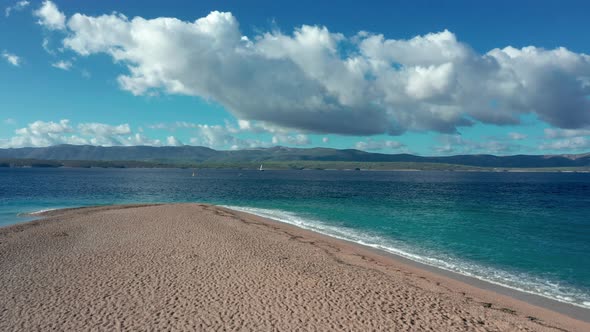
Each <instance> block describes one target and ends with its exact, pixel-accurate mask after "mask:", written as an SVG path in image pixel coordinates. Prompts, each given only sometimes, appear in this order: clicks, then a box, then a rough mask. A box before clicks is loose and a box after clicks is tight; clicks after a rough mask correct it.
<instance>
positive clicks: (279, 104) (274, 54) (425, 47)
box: [37, 1, 590, 135]
mask: <svg viewBox="0 0 590 332" xmlns="http://www.w3.org/2000/svg"><path fill="white" fill-rule="evenodd" d="M43 8H45V9H44V10H40V11H38V14H37V15H38V16H39V17H40V18H41V19H40V21H41V23H42V24H43V25H44V26H47V27H48V28H49V29H66V30H67V34H66V37H65V39H64V40H63V44H64V46H65V47H66V48H68V49H70V50H72V51H74V52H76V53H78V54H79V55H82V56H90V55H93V54H99V53H104V54H107V55H109V56H110V57H112V59H113V60H114V61H115V62H117V63H119V64H121V65H124V66H126V68H127V72H126V73H124V74H122V75H120V76H119V77H118V82H119V84H120V86H121V88H122V89H124V90H127V91H129V92H131V93H133V94H135V95H150V94H153V93H158V92H164V93H169V94H182V95H191V96H199V97H202V98H204V99H206V100H210V101H214V102H217V103H219V104H221V105H222V106H224V108H225V109H227V110H228V111H230V112H231V113H233V114H234V115H235V116H236V117H237V118H238V119H240V120H244V121H260V122H262V123H265V124H268V125H270V126H277V127H279V128H290V129H296V130H300V131H301V132H304V133H306V132H314V133H336V134H346V135H374V134H390V135H398V134H402V133H403V132H405V131H408V130H410V131H437V132H440V133H447V134H454V133H456V132H457V128H458V127H461V126H470V125H473V123H474V122H482V123H489V124H497V125H504V124H517V123H519V121H520V120H519V119H520V116H521V115H523V114H535V115H536V116H537V117H539V118H540V119H541V120H542V121H545V122H547V123H549V124H550V125H552V126H555V127H559V128H564V129H579V128H585V127H589V126H590V112H589V110H590V100H589V99H588V96H589V95H590V56H588V55H586V54H582V53H575V52H573V51H570V50H568V49H566V48H562V47H561V48H556V49H551V50H547V49H543V48H539V47H534V46H528V47H524V48H520V49H517V48H514V47H511V46H507V47H503V48H496V49H493V50H490V51H489V52H487V53H484V54H480V53H478V52H476V51H475V50H473V49H472V48H471V47H470V46H469V45H467V44H465V43H463V42H461V41H459V40H458V39H457V36H455V34H453V33H452V32H450V31H447V30H444V31H441V32H435V33H429V34H426V35H423V36H416V37H414V38H411V39H388V38H386V37H385V36H383V35H381V34H373V33H367V32H359V33H358V34H356V35H354V36H351V37H347V36H344V35H342V34H340V33H335V32H331V31H330V30H329V29H328V28H327V27H324V26H309V25H303V26H301V27H298V28H296V29H295V30H294V31H293V33H292V34H284V33H282V32H279V31H270V32H261V33H259V34H258V35H255V36H250V37H249V36H245V35H243V34H242V33H241V31H240V28H239V23H238V21H237V19H236V18H235V17H234V16H233V15H232V14H231V13H228V12H217V11H215V12H211V13H210V14H209V15H207V16H205V17H202V18H198V19H197V20H195V21H182V20H179V19H176V18H166V17H159V18H153V19H145V18H142V17H134V18H131V19H130V18H128V17H126V16H124V15H122V14H118V13H114V14H106V15H100V16H89V15H85V14H81V13H77V14H74V15H72V16H71V17H70V18H69V19H68V20H67V26H65V25H64V22H65V17H64V15H63V13H61V12H60V11H59V9H57V7H56V6H55V5H54V4H53V3H51V2H49V1H46V2H44V4H43V7H42V9H43ZM41 12H43V13H44V14H41ZM49 17H53V18H52V19H49ZM343 50H346V51H343ZM248 123H249V122H244V123H242V124H243V125H248Z"/></svg>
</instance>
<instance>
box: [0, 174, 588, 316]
mask: <svg viewBox="0 0 590 332" xmlns="http://www.w3.org/2000/svg"><path fill="white" fill-rule="evenodd" d="M191 174H192V170H180V169H6V168H5V169H2V168H0V226H1V225H8V224H11V223H16V222H21V221H25V220H28V219H27V218H26V217H19V216H18V214H19V213H24V212H32V211H37V210H43V209H52V208H62V207H73V206H84V205H99V204H114V203H131V202H208V203H214V204H221V205H225V206H229V207H232V208H234V209H241V210H244V211H248V212H251V213H255V214H259V215H262V216H266V217H271V218H274V219H277V220H280V221H283V222H288V223H292V224H295V225H299V226H301V227H305V228H308V229H312V230H315V231H318V232H322V233H325V234H329V235H332V236H335V237H339V238H343V239H347V240H351V241H355V242H358V243H362V244H365V245H369V246H372V247H375V248H379V249H382V250H386V251H389V252H392V253H396V254H399V255H402V256H405V257H407V258H410V259H413V260H416V261H419V262H422V263H426V264H430V265H434V266H437V267H441V268H444V269H448V270H451V271H455V272H459V273H462V274H466V275H470V276H474V277H477V278H480V279H484V280H488V281H491V282H494V283H498V284H502V285H505V286H509V287H512V288H516V289H520V290H524V291H527V292H531V293H536V294H539V295H543V296H546V297H550V298H553V299H557V300H560V301H564V302H569V303H573V304H576V305H579V306H585V307H590V174H583V173H471V172H364V171H361V172H354V171H265V172H259V171H238V170H201V171H199V172H198V174H197V176H195V177H192V176H191Z"/></svg>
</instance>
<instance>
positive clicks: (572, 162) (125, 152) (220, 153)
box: [0, 145, 590, 168]
mask: <svg viewBox="0 0 590 332" xmlns="http://www.w3.org/2000/svg"><path fill="white" fill-rule="evenodd" d="M0 159H35V160H88V161H150V162H172V163H174V162H190V163H241V162H272V161H276V162H278V161H336V162H337V161H348V162H406V163H407V162H411V163H444V164H454V165H466V166H476V167H509V168H535V167H589V166H590V153H585V154H561V155H512V156H495V155H489V154H478V155H455V156H440V157H425V156H416V155H412V154H383V153H370V152H365V151H360V150H355V149H342V150H341V149H331V148H290V147H282V146H277V147H272V148H257V149H246V150H235V151H224V150H214V149H210V148H207V147H202V146H188V145H185V146H177V147H172V146H165V147H154V146H112V147H103V146H92V145H55V146H50V147H29V148H13V149H0Z"/></svg>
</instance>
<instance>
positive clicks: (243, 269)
mask: <svg viewBox="0 0 590 332" xmlns="http://www.w3.org/2000/svg"><path fill="white" fill-rule="evenodd" d="M46 215H47V217H46V219H44V220H38V221H34V222H29V223H24V224H20V225H15V226H10V227H6V228H1V229H0V285H1V288H0V331H50V330H57V331H87V330H88V331H89V330H92V331H101V330H102V331H119V330H125V331H180V330H182V331H192V330H216V331H326V330H337V331H590V324H588V323H585V322H582V321H578V320H574V319H572V318H569V317H567V316H565V315H562V314H557V313H555V312H552V311H550V310H547V309H542V308H538V307H535V306H532V305H529V304H526V303H524V302H521V301H518V300H513V299H510V298H508V297H504V296H500V295H497V294H494V293H492V292H489V291H484V290H479V289H477V288H475V287H472V286H469V285H466V284H463V283H461V282H459V281H456V280H452V279H449V278H446V277H444V276H440V275H437V274H434V273H432V272H428V271H423V270H420V269H417V268H415V267H412V266H409V265H407V264H404V263H401V262H399V261H397V260H395V259H394V258H391V257H387V256H385V255H379V254H378V253H374V252H372V251H370V250H367V249H364V248H362V247H360V246H356V245H352V244H349V243H346V242H343V241H338V240H335V239H331V238H329V237H326V236H322V235H319V234H315V233H312V232H309V231H305V230H301V229H298V228H296V227H293V226H290V225H285V224H281V223H278V222H273V221H269V220H265V219H263V218H258V217H255V216H251V215H248V214H244V213H239V212H234V211H230V210H227V209H223V208H219V207H214V206H209V205H199V204H175V205H146V206H116V207H102V208H83V209H70V210H61V211H53V212H49V213H47V214H46Z"/></svg>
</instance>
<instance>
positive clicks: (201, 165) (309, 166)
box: [0, 159, 590, 173]
mask: <svg viewBox="0 0 590 332" xmlns="http://www.w3.org/2000/svg"><path fill="white" fill-rule="evenodd" d="M259 166H260V162H258V161H256V162H218V163H215V162H194V163H188V162H157V161H137V160H40V159H0V168H180V169H236V170H257V169H258V168H259ZM264 169H265V170H322V171H449V172H455V171H459V172H556V173H559V172H564V173H576V172H577V173H590V167H588V166H582V167H522V168H517V167H477V166H468V165H456V164H445V163H426V162H354V161H299V160H297V161H270V162H268V161H267V162H264Z"/></svg>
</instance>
